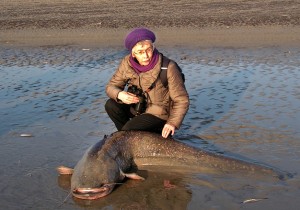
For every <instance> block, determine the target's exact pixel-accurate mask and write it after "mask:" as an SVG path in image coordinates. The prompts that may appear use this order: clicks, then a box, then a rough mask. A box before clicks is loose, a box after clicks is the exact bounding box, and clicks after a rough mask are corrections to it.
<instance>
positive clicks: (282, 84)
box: [0, 0, 300, 209]
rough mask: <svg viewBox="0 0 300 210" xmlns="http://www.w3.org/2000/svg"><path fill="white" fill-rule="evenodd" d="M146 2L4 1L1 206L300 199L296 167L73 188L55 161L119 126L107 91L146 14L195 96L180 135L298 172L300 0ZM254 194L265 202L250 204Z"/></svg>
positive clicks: (290, 202)
mask: <svg viewBox="0 0 300 210" xmlns="http://www.w3.org/2000/svg"><path fill="white" fill-rule="evenodd" d="M141 4H142V2H141V1H130V4H129V3H128V4H125V3H124V1H97V2H95V1H85V2H84V3H81V1H70V0H69V1H68V0H64V1H51V2H50V1H33V0H32V1H30V0H27V1H15V0H13V1H10V2H9V3H8V2H1V3H0V6H1V8H2V11H1V13H0V26H1V27H0V77H1V82H0V99H1V105H0V116H1V121H0V125H1V126H0V148H1V149H0V151H1V152H0V158H1V160H2V161H1V163H0V178H1V180H3V181H2V182H1V183H0V189H1V193H0V201H1V202H0V208H1V209H85V208H88V209H101V208H103V209H110V208H111V209H199V207H201V208H203V209H212V208H213V209H298V203H299V202H298V198H299V196H300V192H299V187H300V186H299V183H300V182H299V181H300V180H299V177H298V176H297V175H296V176H295V177H294V178H293V179H289V180H287V181H284V182H273V181H266V180H265V179H259V178H258V177H253V179H251V180H245V179H244V178H243V176H242V175H224V174H214V175H207V174H193V175H191V174H187V173H185V172H184V171H180V170H179V171H176V173H174V172H172V171H168V170H164V169H163V168H155V169H153V170H150V169H149V170H147V171H141V173H142V174H143V175H145V176H146V177H147V181H146V182H135V181H131V180H129V181H126V183H125V184H123V185H121V186H120V187H119V188H117V189H116V190H115V191H114V193H112V194H111V195H110V196H108V197H107V198H104V199H103V200H100V201H96V202H92V203H85V202H80V201H78V200H74V199H72V198H71V197H67V196H68V193H69V182H68V178H67V177H59V176H58V175H57V173H56V171H55V168H56V167H57V166H58V165H67V166H73V165H74V164H75V163H76V162H77V161H78V160H79V158H80V157H81V156H82V154H83V153H84V151H85V150H86V149H87V148H88V147H89V146H90V145H92V144H94V143H95V142H97V141H99V140H100V139H102V137H103V136H104V135H105V134H110V133H112V132H114V131H115V128H114V126H113V124H112V122H111V121H110V120H109V119H108V116H107V115H106V113H105V111H104V107H103V105H104V103H105V101H106V100H107V97H106V95H105V93H104V88H105V85H106V82H107V81H108V79H109V78H110V76H111V75H112V73H113V72H114V70H115V69H116V67H117V66H118V64H119V61H120V59H121V58H122V57H123V56H124V55H125V54H126V53H127V52H126V51H125V50H124V47H123V38H124V35H125V34H126V33H127V31H128V29H129V28H131V27H136V26H141V25H145V26H148V27H150V28H152V29H153V30H154V31H156V32H157V35H158V40H157V44H156V46H157V47H158V49H159V50H160V51H161V52H163V53H164V54H166V55H168V56H169V57H170V58H172V59H174V60H176V61H178V63H180V65H181V67H182V68H183V69H184V72H185V75H186V80H187V81H188V82H187V83H186V86H187V88H188V91H189V94H190V98H191V106H190V110H189V112H188V114H187V116H186V118H185V121H184V124H183V126H182V128H181V130H179V131H178V132H177V133H176V136H175V137H176V138H177V139H179V140H181V141H184V142H186V143H187V144H191V145H193V146H195V147H200V148H203V149H207V150H210V151H215V152H220V153H226V154H231V155H234V156H235V157H237V158H248V159H250V160H253V161H258V162H262V163H266V164H269V165H272V166H274V167H277V168H280V169H282V170H285V171H289V172H291V173H299V172H300V162H299V160H300V153H299V151H300V143H299V142H300V141H299V140H300V133H299V128H298V127H299V124H300V121H299V119H300V115H299V113H300V110H299V109H300V108H299V104H300V95H299V90H300V86H299V79H300V71H299V70H300V69H299V66H300V61H299V57H300V33H299V32H300V28H299V27H300V25H299V14H300V7H299V1H289V3H288V4H287V3H286V1H271V0H267V1H243V2H242V1H239V0H230V1H226V2H223V1H214V0H207V1H201V3H198V4H197V3H190V1H185V0H184V1H179V2H176V3H174V2H173V1H172V2H171V3H170V1H160V3H159V4H160V5H159V7H160V8H168V15H166V13H161V12H160V11H158V10H157V9H156V7H157V5H154V4H153V3H152V4H149V5H147V6H145V5H144V4H143V5H141ZM167 6H168V7H167ZM136 8H139V9H140V10H139V11H140V12H139V13H138V12H137V11H136ZM147 9H148V10H147ZM131 11H136V13H135V14H136V16H135V17H136V18H132V15H131V14H132V13H131ZM115 14H118V15H115ZM162 20H163V21H162ZM100 23H101V24H100ZM21 134H30V136H31V137H21V136H20V135H21ZM267 179H268V178H267ZM165 180H169V181H170V182H171V184H174V185H176V188H174V189H165V188H164V187H163V183H164V181H165ZM250 198H268V199H264V200H261V201H259V202H255V203H248V204H242V203H241V202H242V201H244V200H246V199H250Z"/></svg>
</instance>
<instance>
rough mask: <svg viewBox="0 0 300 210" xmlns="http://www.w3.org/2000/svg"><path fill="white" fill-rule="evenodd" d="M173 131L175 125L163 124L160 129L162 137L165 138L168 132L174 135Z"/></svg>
mask: <svg viewBox="0 0 300 210" xmlns="http://www.w3.org/2000/svg"><path fill="white" fill-rule="evenodd" d="M174 133H175V126H173V125H170V124H165V126H164V128H163V130H162V133H161V135H162V137H164V138H167V137H168V136H169V135H170V134H171V135H174Z"/></svg>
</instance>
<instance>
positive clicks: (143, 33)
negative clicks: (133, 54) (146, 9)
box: [125, 28, 156, 51]
mask: <svg viewBox="0 0 300 210" xmlns="http://www.w3.org/2000/svg"><path fill="white" fill-rule="evenodd" d="M155 39H156V37H155V34H154V33H153V32H152V31H150V30H149V29H146V28H136V29H134V30H133V31H131V32H130V33H129V34H128V35H127V37H126V39H125V47H126V48H127V49H128V50H130V51H131V50H132V48H133V47H134V45H136V43H138V42H140V41H142V40H151V41H152V42H155Z"/></svg>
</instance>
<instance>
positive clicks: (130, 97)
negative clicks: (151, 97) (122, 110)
mask: <svg viewBox="0 0 300 210" xmlns="http://www.w3.org/2000/svg"><path fill="white" fill-rule="evenodd" d="M118 99H120V100H121V101H122V102H123V103H124V104H136V103H138V102H139V98H138V97H136V95H134V94H133V93H129V92H126V91H121V92H119V94H118Z"/></svg>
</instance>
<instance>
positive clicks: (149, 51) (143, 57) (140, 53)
mask: <svg viewBox="0 0 300 210" xmlns="http://www.w3.org/2000/svg"><path fill="white" fill-rule="evenodd" d="M153 48H154V47H153V45H152V43H151V42H149V41H143V42H140V43H138V44H136V45H135V46H134V47H133V48H132V57H134V58H136V60H137V61H138V62H139V64H140V65H141V66H147V65H148V64H149V63H150V61H151V59H152V56H153V50H154V49H153Z"/></svg>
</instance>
